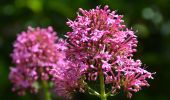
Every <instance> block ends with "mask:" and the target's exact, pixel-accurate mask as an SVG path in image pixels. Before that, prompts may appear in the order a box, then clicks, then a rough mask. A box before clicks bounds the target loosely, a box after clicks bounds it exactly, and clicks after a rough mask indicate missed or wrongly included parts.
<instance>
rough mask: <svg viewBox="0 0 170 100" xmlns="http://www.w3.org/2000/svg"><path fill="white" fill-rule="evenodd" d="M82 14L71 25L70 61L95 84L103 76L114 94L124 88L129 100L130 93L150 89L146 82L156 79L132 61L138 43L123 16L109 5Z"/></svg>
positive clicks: (138, 63)
mask: <svg viewBox="0 0 170 100" xmlns="http://www.w3.org/2000/svg"><path fill="white" fill-rule="evenodd" d="M79 11H80V13H78V16H77V18H76V19H75V20H74V21H71V20H69V21H68V22H67V25H69V27H71V28H72V31H71V32H68V33H67V35H66V36H67V41H68V44H69V45H68V48H69V49H68V51H67V58H68V59H69V60H70V61H72V62H76V63H78V65H79V68H82V67H84V70H83V71H82V72H81V75H84V76H86V78H85V79H88V80H85V81H91V80H92V81H95V80H97V79H98V76H99V75H100V74H103V75H104V79H105V83H106V84H112V90H111V92H112V94H115V93H116V92H118V91H119V90H120V89H121V88H122V87H123V88H124V91H125V92H128V95H127V96H128V97H131V93H130V92H137V91H139V90H140V89H141V87H143V86H148V83H147V81H146V79H149V78H153V77H152V73H150V72H148V71H146V70H144V69H142V68H141V67H140V66H141V62H140V60H137V61H134V60H133V59H131V58H132V57H133V53H134V52H136V46H137V42H138V41H137V39H136V35H135V34H134V32H133V31H132V30H131V29H128V28H126V26H125V25H124V24H123V20H122V17H123V16H122V15H117V14H116V13H115V11H112V12H111V11H110V10H109V9H108V6H105V7H104V9H100V7H98V6H97V7H96V9H91V10H89V11H87V10H83V9H81V8H80V9H79Z"/></svg>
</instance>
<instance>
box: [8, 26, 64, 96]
mask: <svg viewBox="0 0 170 100" xmlns="http://www.w3.org/2000/svg"><path fill="white" fill-rule="evenodd" d="M63 49H66V47H65V46H64V41H63V40H61V39H59V38H58V37H57V36H56V33H55V32H54V31H53V29H52V27H48V28H39V27H37V28H31V27H29V28H28V30H27V31H26V32H22V33H21V34H19V35H18V37H17V40H16V42H15V43H14V50H13V53H12V54H11V56H12V59H13V63H14V64H15V65H16V67H11V72H10V75H9V79H10V80H11V81H12V83H13V84H14V87H13V91H18V93H19V94H20V95H24V93H25V90H26V89H30V90H31V92H37V88H36V87H35V84H36V83H37V82H38V80H39V79H40V80H48V79H49V70H50V69H51V68H52V67H55V66H57V61H59V60H60V59H62V56H63V52H62V51H63Z"/></svg>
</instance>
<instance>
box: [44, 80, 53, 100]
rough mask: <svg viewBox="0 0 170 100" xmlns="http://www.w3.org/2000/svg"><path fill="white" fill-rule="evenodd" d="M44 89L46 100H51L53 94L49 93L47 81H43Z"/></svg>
mask: <svg viewBox="0 0 170 100" xmlns="http://www.w3.org/2000/svg"><path fill="white" fill-rule="evenodd" d="M42 87H43V89H44V95H45V100H51V94H50V92H49V86H48V83H47V81H45V80H43V81H42Z"/></svg>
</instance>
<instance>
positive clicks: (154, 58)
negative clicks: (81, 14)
mask: <svg viewBox="0 0 170 100" xmlns="http://www.w3.org/2000/svg"><path fill="white" fill-rule="evenodd" d="M106 4H107V5H109V6H110V9H111V10H117V12H118V14H122V15H124V20H125V23H126V25H127V26H128V27H129V28H133V30H135V31H136V32H137V36H138V40H139V44H138V52H137V53H136V54H135V58H140V59H141V60H142V62H143V63H144V64H146V66H148V68H147V69H148V70H149V71H151V72H157V74H156V75H154V77H155V79H154V80H149V83H150V85H151V86H150V87H149V88H144V89H143V90H142V91H140V92H138V93H136V94H134V96H133V97H132V100H170V5H169V4H170V0H0V100H43V96H42V94H41V93H40V94H38V96H37V95H33V94H29V93H28V94H27V95H26V96H23V97H19V96H18V95H17V93H14V92H11V87H12V84H11V83H10V81H9V80H8V74H9V67H10V66H11V65H12V63H11V58H10V56H9V55H10V53H11V52H12V49H13V48H12V44H13V42H14V40H15V38H16V36H17V34H18V33H20V32H21V31H23V30H26V28H27V26H33V27H36V26H40V27H47V26H49V25H50V26H53V27H54V29H55V31H57V32H58V35H60V36H61V37H63V34H65V33H66V32H67V31H69V30H70V29H69V28H68V27H67V26H66V24H65V23H66V21H67V20H68V18H69V19H72V20H73V19H75V16H76V12H77V11H78V8H83V9H87V10H88V9H92V8H95V7H96V6H97V5H101V6H102V7H103V6H104V5H106ZM39 95H40V96H39ZM54 98H55V96H54ZM74 100H99V99H98V98H96V97H94V96H90V95H87V94H78V95H77V96H75V98H74ZM109 100H127V98H125V97H124V95H123V94H119V95H118V96H116V97H111V98H109Z"/></svg>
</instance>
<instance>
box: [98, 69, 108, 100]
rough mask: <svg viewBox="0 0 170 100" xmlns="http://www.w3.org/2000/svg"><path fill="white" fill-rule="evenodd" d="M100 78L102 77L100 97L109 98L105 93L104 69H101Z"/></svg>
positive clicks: (103, 99) (105, 99) (104, 99)
mask: <svg viewBox="0 0 170 100" xmlns="http://www.w3.org/2000/svg"><path fill="white" fill-rule="evenodd" d="M99 79H100V98H101V100H107V96H106V94H105V84H104V75H103V73H102V69H101V70H100V74H99Z"/></svg>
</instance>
